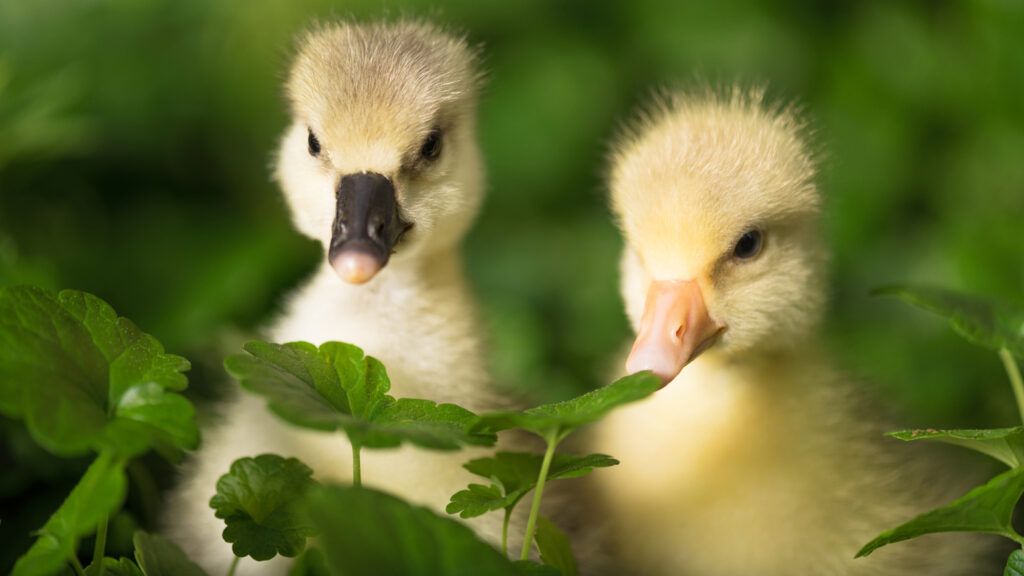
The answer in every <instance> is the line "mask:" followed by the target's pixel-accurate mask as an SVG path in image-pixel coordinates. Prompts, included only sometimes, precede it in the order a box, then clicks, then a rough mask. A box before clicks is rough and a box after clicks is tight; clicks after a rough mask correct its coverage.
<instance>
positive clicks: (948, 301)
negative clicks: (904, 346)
mask: <svg viewBox="0 0 1024 576" xmlns="http://www.w3.org/2000/svg"><path fill="white" fill-rule="evenodd" d="M875 293H876V294H882V295H890V296H896V297H898V298H900V299H901V300H903V301H905V302H908V303H910V304H912V305H914V306H917V307H918V308H922V309H924V310H927V311H929V312H933V313H935V314H938V315H940V316H943V317H945V318H946V319H947V320H949V323H950V324H951V325H952V326H953V329H954V330H955V331H956V332H957V333H958V334H960V335H961V336H963V337H964V338H966V339H967V340H969V341H970V342H972V343H974V344H977V345H978V346H983V347H985V348H991V349H992V350H1000V349H1004V348H1005V349H1006V350H1009V351H1010V353H1011V354H1013V355H1015V356H1017V357H1019V358H1024V307H1020V306H1013V305H1010V304H1007V303H999V302H994V301H990V300H985V299H982V298H979V297H977V296H972V295H968V294H961V293H959V292H954V291H952V290H945V289H942V288H926V287H910V286H890V287H885V288H880V289H878V290H876V291H875Z"/></svg>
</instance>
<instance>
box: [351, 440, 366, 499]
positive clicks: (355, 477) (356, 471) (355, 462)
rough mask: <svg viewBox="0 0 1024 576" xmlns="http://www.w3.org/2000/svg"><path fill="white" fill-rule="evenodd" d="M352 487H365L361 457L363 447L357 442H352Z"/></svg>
mask: <svg viewBox="0 0 1024 576" xmlns="http://www.w3.org/2000/svg"><path fill="white" fill-rule="evenodd" d="M351 444H352V485H353V486H355V487H356V488H359V487H360V486H362V485H363V465H362V462H360V459H359V456H360V454H359V453H360V451H361V450H362V446H360V445H359V444H358V443H356V442H352V443H351Z"/></svg>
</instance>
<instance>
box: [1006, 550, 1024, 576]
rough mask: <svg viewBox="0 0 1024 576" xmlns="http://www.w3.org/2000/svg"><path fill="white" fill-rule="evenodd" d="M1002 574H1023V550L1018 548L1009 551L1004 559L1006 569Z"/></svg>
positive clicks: (1021, 575)
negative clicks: (1008, 554)
mask: <svg viewBox="0 0 1024 576" xmlns="http://www.w3.org/2000/svg"><path fill="white" fill-rule="evenodd" d="M1003 576H1024V551H1022V550H1021V549H1020V548H1018V549H1016V550H1014V551H1013V552H1011V553H1010V557H1009V558H1007V559H1006V570H1005V571H1003Z"/></svg>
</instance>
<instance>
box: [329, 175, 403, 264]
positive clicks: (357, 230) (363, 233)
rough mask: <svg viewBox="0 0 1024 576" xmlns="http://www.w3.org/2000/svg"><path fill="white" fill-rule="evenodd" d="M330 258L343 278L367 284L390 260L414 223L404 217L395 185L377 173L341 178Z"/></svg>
mask: <svg viewBox="0 0 1024 576" xmlns="http://www.w3.org/2000/svg"><path fill="white" fill-rule="evenodd" d="M337 196H338V201H337V211H336V214H335V217H334V225H333V226H332V228H331V247H330V250H328V253H327V258H328V260H329V261H330V263H331V266H332V267H333V268H334V270H335V272H337V273H338V276H340V277H341V279H342V280H344V281H346V282H348V283H350V284H365V283H366V282H369V281H370V279H371V278H373V277H374V276H376V275H377V273H378V272H380V270H381V269H382V268H384V266H385V265H387V263H388V259H389V258H390V257H391V253H392V252H394V248H395V245H396V244H398V241H399V240H400V239H401V237H402V235H403V234H405V232H406V231H407V230H408V229H409V228H411V226H412V225H411V224H409V223H407V222H405V221H404V220H402V217H401V215H400V214H399V211H398V201H397V200H396V198H395V187H394V185H393V184H392V183H391V180H389V179H388V178H387V177H385V176H383V175H381V174H377V173H374V172H364V173H362V174H350V175H348V176H345V177H343V178H342V179H341V181H340V182H339V184H338V191H337Z"/></svg>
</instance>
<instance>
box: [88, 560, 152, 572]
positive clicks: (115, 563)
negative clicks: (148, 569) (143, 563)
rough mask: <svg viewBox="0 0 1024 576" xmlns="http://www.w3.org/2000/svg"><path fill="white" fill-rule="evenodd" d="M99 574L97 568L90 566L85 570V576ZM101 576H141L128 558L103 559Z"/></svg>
mask: <svg viewBox="0 0 1024 576" xmlns="http://www.w3.org/2000/svg"><path fill="white" fill-rule="evenodd" d="M97 573H99V566H98V565H96V564H91V565H90V566H89V567H88V568H86V569H85V574H86V576H94V575H95V574H97ZM103 574H105V575H106V576H143V573H142V570H140V569H139V567H138V566H136V565H135V562H132V561H131V560H129V559H128V558H119V559H116V560H115V559H114V558H104V559H103Z"/></svg>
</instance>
